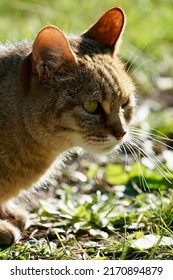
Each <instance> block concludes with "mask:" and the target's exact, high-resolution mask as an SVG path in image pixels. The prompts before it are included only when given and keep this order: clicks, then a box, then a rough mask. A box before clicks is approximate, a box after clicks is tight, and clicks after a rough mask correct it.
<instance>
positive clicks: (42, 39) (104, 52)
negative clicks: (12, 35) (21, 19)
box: [30, 8, 135, 153]
mask: <svg viewBox="0 0 173 280" xmlns="http://www.w3.org/2000/svg"><path fill="white" fill-rule="evenodd" d="M123 27H124V13H123V11H122V10H121V9H119V8H113V9H111V10H109V11H107V12H106V13H105V14H104V15H103V16H102V17H101V18H100V19H99V20H98V21H97V22H96V23H95V24H94V25H92V26H91V27H90V28H89V29H88V30H87V31H86V32H84V33H83V34H82V35H81V36H79V37H77V36H71V37H70V36H69V37H67V36H66V35H65V34H63V32H62V31H61V30H59V29H58V28H56V27H54V26H46V27H45V28H44V29H42V30H41V31H40V32H39V34H38V35H37V37H36V39H35V41H34V43H33V49H32V54H31V55H30V60H31V68H32V75H33V78H32V79H33V80H34V84H36V82H38V83H39V85H40V86H37V91H42V92H41V95H42V97H41V98H43V99H44V98H45V95H46V98H45V100H47V106H48V107H49V106H50V104H51V106H50V109H49V110H51V112H50V111H49V112H46V110H47V111H48V108H46V109H45V111H44V108H40V112H41V113H42V115H43V119H44V124H43V126H44V128H46V127H47V129H48V131H49V133H52V135H54V137H55V135H57V136H58V137H59V139H60V137H61V139H63V141H64V143H67V144H66V146H67V148H71V147H72V146H81V147H82V148H84V149H85V150H87V151H89V152H91V153H92V152H93V153H103V152H109V151H110V150H112V149H113V148H115V147H116V145H117V144H120V143H121V142H122V141H124V140H125V138H126V137H127V134H128V128H129V123H130V121H131V120H132V118H133V115H134V109H135V97H134V92H135V88H134V85H133V83H132V81H131V78H130V77H129V76H128V74H127V73H126V71H125V70H124V67H123V64H122V63H121V62H120V60H119V59H118V57H117V48H118V43H119V40H120V37H121V34H122V30H123ZM36 94H38V93H36ZM39 96H40V94H39ZM35 100H36V99H35ZM34 102H35V101H34ZM33 106H34V104H33ZM41 113H40V114H41ZM46 114H47V115H48V116H49V118H46ZM57 139H58V138H57ZM59 141H60V140H59ZM59 143H60V142H59ZM68 146H69V147H68Z"/></svg>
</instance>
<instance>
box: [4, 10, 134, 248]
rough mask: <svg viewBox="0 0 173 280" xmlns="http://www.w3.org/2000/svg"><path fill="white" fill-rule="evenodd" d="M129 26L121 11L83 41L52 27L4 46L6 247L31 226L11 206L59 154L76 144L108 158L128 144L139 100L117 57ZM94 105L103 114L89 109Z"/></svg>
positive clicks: (96, 26)
mask: <svg viewBox="0 0 173 280" xmlns="http://www.w3.org/2000/svg"><path fill="white" fill-rule="evenodd" d="M123 26H124V14H123V12H122V10H121V9H119V8H114V9H111V10H109V11H108V12H106V13H105V14H104V15H103V16H102V17H101V18H100V20H99V21H97V22H96V23H95V24H94V25H93V26H91V28H89V30H88V31H86V32H85V33H84V34H82V35H81V36H79V37H77V36H76V37H66V36H65V35H64V34H63V32H62V31H61V30H59V29H58V28H56V27H54V26H46V27H45V28H44V29H42V30H41V31H40V32H39V33H38V35H37V37H36V39H35V40H34V42H33V43H29V42H23V43H21V44H16V45H12V46H11V45H9V46H5V47H4V46H1V52H0V209H1V210H0V243H1V244H5V245H10V244H12V243H13V242H14V241H15V240H16V239H17V238H18V236H19V230H18V228H19V229H23V228H24V227H25V221H26V216H25V214H22V212H17V211H15V210H13V212H12V211H11V210H10V209H9V208H8V207H7V202H8V201H9V200H10V199H11V198H13V197H15V196H17V195H18V194H19V193H20V191H21V190H23V189H26V188H29V187H30V186H31V185H32V184H33V183H35V182H37V181H38V180H39V178H40V177H41V176H42V175H43V174H44V173H45V172H46V171H47V170H48V169H49V167H50V166H51V165H52V164H53V162H54V161H55V160H56V158H57V156H58V155H59V154H61V153H62V152H64V151H66V150H68V149H70V148H72V147H75V146H80V147H82V148H84V149H86V150H87V151H89V152H94V153H104V152H108V151H110V150H112V149H113V148H114V147H115V146H116V145H117V144H120V142H121V141H122V140H123V139H124V137H125V135H126V133H127V131H128V124H129V122H130V120H131V119H132V117H133V114H134V106H135V99H134V86H133V83H132V81H131V79H130V77H129V76H128V75H127V74H126V72H125V70H124V67H123V64H122V63H121V62H120V60H119V59H118V57H117V55H116V48H117V43H118V41H119V37H120V34H121V32H122V29H123ZM86 102H89V103H87V104H86ZM92 102H94V103H92ZM88 104H92V105H93V104H94V105H93V106H96V110H95V111H94V112H92V113H91V112H89V111H87V109H86V108H87V106H88ZM84 108H85V109H84ZM91 109H92V108H91ZM89 110H90V108H89ZM12 213H13V214H12Z"/></svg>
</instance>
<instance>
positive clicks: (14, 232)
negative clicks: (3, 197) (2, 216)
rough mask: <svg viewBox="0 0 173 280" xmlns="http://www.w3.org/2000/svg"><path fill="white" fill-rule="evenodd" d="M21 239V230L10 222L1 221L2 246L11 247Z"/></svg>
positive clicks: (0, 241)
mask: <svg viewBox="0 0 173 280" xmlns="http://www.w3.org/2000/svg"><path fill="white" fill-rule="evenodd" d="M19 238H20V230H19V229H18V228H17V227H15V226H14V225H12V224H11V223H10V222H8V221H5V220H0V246H11V245H12V244H13V243H15V242H16V241H17V240H19Z"/></svg>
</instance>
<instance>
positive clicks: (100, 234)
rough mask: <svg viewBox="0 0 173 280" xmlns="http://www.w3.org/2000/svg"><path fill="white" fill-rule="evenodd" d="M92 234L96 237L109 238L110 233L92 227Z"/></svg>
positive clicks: (90, 231)
mask: <svg viewBox="0 0 173 280" xmlns="http://www.w3.org/2000/svg"><path fill="white" fill-rule="evenodd" d="M89 233H90V235H92V236H94V237H95V238H108V236H109V235H108V233H107V232H105V231H102V230H99V229H90V230H89Z"/></svg>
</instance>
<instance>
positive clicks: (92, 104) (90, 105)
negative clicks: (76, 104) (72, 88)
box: [83, 100, 99, 114]
mask: <svg viewBox="0 0 173 280" xmlns="http://www.w3.org/2000/svg"><path fill="white" fill-rule="evenodd" d="M98 106H99V103H98V101H97V100H90V101H85V102H84V103H83V107H84V109H85V111H86V112H87V113H90V114H94V113H96V111H97V109H98Z"/></svg>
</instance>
